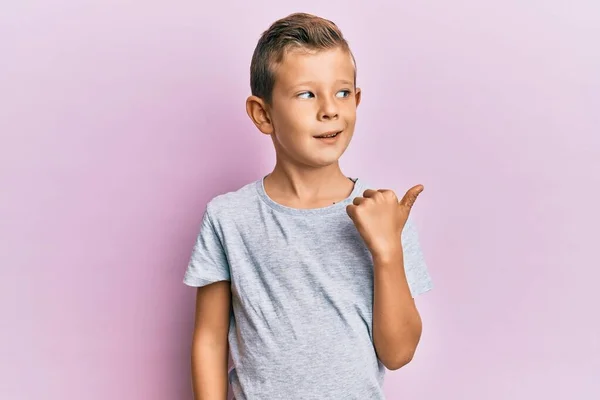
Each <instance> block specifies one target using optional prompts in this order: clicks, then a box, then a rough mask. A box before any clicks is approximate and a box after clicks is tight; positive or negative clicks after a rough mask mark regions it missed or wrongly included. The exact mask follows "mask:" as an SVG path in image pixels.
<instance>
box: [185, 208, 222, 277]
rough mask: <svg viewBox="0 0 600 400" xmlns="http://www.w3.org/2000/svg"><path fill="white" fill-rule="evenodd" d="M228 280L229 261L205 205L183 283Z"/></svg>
mask: <svg viewBox="0 0 600 400" xmlns="http://www.w3.org/2000/svg"><path fill="white" fill-rule="evenodd" d="M230 280H231V278H230V272H229V263H228V262H227V257H226V255H225V251H224V249H223V245H222V242H221V240H220V238H219V236H218V235H217V232H216V230H215V227H214V225H213V222H212V220H211V216H210V213H209V211H208V207H207V210H206V211H205V213H204V216H203V217H202V224H201V226H200V232H199V234H198V236H197V237H196V243H195V244H194V246H193V249H192V255H191V257H190V261H189V264H188V266H187V269H186V271H185V276H184V278H183V283H185V284H186V285H188V286H193V287H201V286H206V285H209V284H211V283H214V282H219V281H230Z"/></svg>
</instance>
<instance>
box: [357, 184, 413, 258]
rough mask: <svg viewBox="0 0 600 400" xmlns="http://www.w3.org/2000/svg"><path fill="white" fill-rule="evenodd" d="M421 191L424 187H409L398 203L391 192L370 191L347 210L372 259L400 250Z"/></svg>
mask: <svg viewBox="0 0 600 400" xmlns="http://www.w3.org/2000/svg"><path fill="white" fill-rule="evenodd" d="M423 189H424V187H423V185H417V186H414V187H412V188H410V189H409V190H408V191H407V192H406V194H405V195H404V197H403V198H402V200H400V202H398V197H397V196H396V194H395V193H394V192H393V191H392V190H371V189H369V190H366V191H365V192H364V193H363V197H356V198H355V199H354V201H353V204H350V205H348V206H347V207H346V211H347V213H348V215H349V216H350V218H351V219H352V221H353V222H354V225H355V226H356V229H357V230H358V232H359V233H360V235H361V236H362V238H363V240H364V241H365V244H366V245H367V247H368V248H369V250H370V251H371V254H372V256H373V258H383V259H385V258H388V257H391V256H392V255H393V254H397V253H398V251H402V243H401V237H402V230H403V229H404V225H405V224H406V220H407V219H408V215H409V213H410V210H411V208H412V206H413V204H414V203H415V201H416V200H417V197H418V196H419V194H421V192H422V191H423Z"/></svg>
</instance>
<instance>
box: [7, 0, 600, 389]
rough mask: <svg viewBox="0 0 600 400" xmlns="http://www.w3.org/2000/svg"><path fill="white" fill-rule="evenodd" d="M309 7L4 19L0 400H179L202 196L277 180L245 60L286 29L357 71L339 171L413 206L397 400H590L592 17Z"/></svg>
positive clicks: (562, 9) (477, 5) (76, 9)
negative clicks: (309, 29) (415, 194)
mask: <svg viewBox="0 0 600 400" xmlns="http://www.w3.org/2000/svg"><path fill="white" fill-rule="evenodd" d="M319 2H320V1H304V2H302V8H301V9H300V8H298V7H297V6H296V7H292V6H287V5H282V4H281V3H286V2H278V1H264V0H263V1H261V0H258V1H254V2H242V1H238V2H235V3H234V2H229V1H217V2H212V3H209V4H210V5H207V6H203V5H201V2H197V1H194V2H193V1H185V2H183V1H180V2H173V1H139V0H128V1H115V0H112V1H107V0H102V1H101V0H95V1H70V2H69V1H59V0H53V1H44V2H42V1H14V2H10V3H9V2H7V3H6V4H5V5H3V6H2V11H1V12H0V18H1V19H0V134H1V146H0V185H1V186H0V189H1V194H0V217H1V218H0V235H1V236H0V238H1V240H0V257H1V258H0V266H1V279H0V296H1V297H0V300H1V301H0V307H1V309H0V311H1V316H2V329H1V330H0V360H1V361H0V398H2V399H7V400H20V399H44V400H64V399H85V400H100V399H102V400H106V399H144V400H170V399H191V389H190V378H189V361H188V360H189V350H190V340H191V330H192V323H193V305H194V304H193V302H194V290H193V289H191V288H188V287H185V286H184V285H183V284H182V282H181V280H182V278H183V272H184V269H185V266H186V263H187V260H188V257H189V254H190V251H191V246H192V244H193V241H194V238H195V235H196V233H197V229H198V227H199V221H200V217H201V214H202V212H203V207H204V205H205V203H206V202H207V200H209V199H210V198H211V197H212V196H214V195H216V194H218V193H221V192H224V191H228V190H233V189H236V188H238V187H240V186H241V185H243V184H244V183H247V182H249V181H250V180H253V179H256V178H257V177H259V176H261V175H262V174H265V173H267V172H268V171H269V168H270V167H271V166H272V163H273V151H272V145H271V143H270V141H269V140H268V138H265V137H262V136H261V135H260V134H259V133H258V131H256V130H255V128H254V127H253V126H252V125H251V124H250V121H249V120H248V118H247V116H246V115H245V110H244V101H245V98H246V96H247V94H248V92H249V62H250V57H251V54H252V51H253V49H254V45H255V43H256V40H257V39H258V36H259V34H260V33H261V32H262V30H264V29H266V28H267V26H268V25H269V24H270V23H271V22H272V21H274V20H275V19H276V18H279V17H282V16H284V15H287V14H289V13H291V12H294V11H308V12H312V13H317V14H321V15H323V16H325V17H328V18H331V19H333V20H334V21H336V22H337V23H338V24H339V26H340V27H341V28H342V29H343V31H344V33H345V35H346V36H347V38H348V39H349V41H350V43H351V46H352V47H353V49H354V51H355V54H356V57H357V60H358V66H359V73H358V76H359V84H360V86H361V87H362V88H363V91H364V92H363V93H364V96H363V103H362V104H361V106H360V109H359V122H358V126H357V132H356V137H355V141H354V143H353V144H352V145H351V148H350V150H349V151H348V153H347V154H346V155H345V157H344V158H343V159H342V162H343V167H344V170H345V172H346V173H347V174H348V175H351V176H360V177H361V178H363V179H366V180H368V181H370V182H372V183H373V184H374V185H378V186H385V187H392V188H394V189H396V190H397V191H399V192H401V191H403V190H405V189H408V187H410V186H411V185H413V184H415V183H423V184H424V185H425V187H426V192H425V193H424V194H423V196H422V197H421V198H420V200H419V202H418V203H417V206H416V209H415V218H416V219H417V222H418V223H419V226H420V232H421V237H422V244H423V247H424V250H425V253H426V256H427V259H428V263H429V266H430V270H431V273H432V275H433V278H434V280H435V289H434V290H433V291H432V292H430V293H428V294H426V295H424V296H422V297H420V298H419V299H418V304H419V307H420V309H421V312H422V314H423V319H424V329H425V330H424V334H423V338H422V342H421V346H420V348H419V351H418V354H417V356H416V358H415V360H414V361H413V362H412V363H411V364H409V365H408V366H407V367H405V368H403V369H401V370H399V371H396V372H392V373H389V375H388V378H387V381H386V391H387V394H388V396H389V398H390V399H429V400H433V399H436V400H437V399H460V400H464V399H469V400H470V399H473V400H475V399H478V400H479V399H489V400H500V399H502V400H504V399H523V400H525V399H569V400H571V399H598V398H600V312H599V311H598V307H599V306H600V299H599V296H598V294H597V293H598V290H597V281H598V280H599V279H600V272H598V268H599V267H600V262H599V257H598V247H599V246H598V239H599V238H600V235H599V233H598V229H599V222H600V221H599V220H600V218H599V214H600V213H599V211H598V205H599V204H600V194H599V187H600V45H599V38H600V5H598V4H599V3H598V2H595V1H587V2H586V1H568V2H567V1H547V0H546V1H541V0H540V1H521V2H517V1H496V2H487V1H475V0H471V1H466V0H462V1H455V2H451V3H450V2H446V1H437V2H435V1H423V2H403V3H401V4H399V3H398V2H397V1H391V0H390V1H378V2H373V1H372V2H368V4H365V3H364V2H360V4H361V5H354V4H351V2H348V1H331V0H330V1H327V2H324V3H326V5H320V6H319V5H317V4H318V3H319ZM288 3H291V2H288ZM356 3H357V4H358V2H356ZM235 7H239V9H237V10H236V9H235Z"/></svg>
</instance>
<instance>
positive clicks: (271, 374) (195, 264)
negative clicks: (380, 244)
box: [184, 178, 432, 400]
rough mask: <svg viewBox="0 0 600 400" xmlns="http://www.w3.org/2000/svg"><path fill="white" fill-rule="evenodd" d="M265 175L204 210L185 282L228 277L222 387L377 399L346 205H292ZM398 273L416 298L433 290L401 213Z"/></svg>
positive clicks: (249, 393)
mask: <svg viewBox="0 0 600 400" xmlns="http://www.w3.org/2000/svg"><path fill="white" fill-rule="evenodd" d="M263 180H264V178H263V179H259V180H257V181H255V182H252V183H250V184H247V185H246V186H244V187H242V188H241V189H239V190H237V191H235V192H229V193H226V194H222V195H219V196H217V197H215V198H214V199H212V200H211V201H210V202H209V203H208V205H207V208H206V212H205V213H204V217H203V220H202V225H201V228H200V232H199V235H198V238H197V241H196V244H195V246H194V249H193V252H192V256H191V260H190V263H189V265H188V267H187V270H186V272H185V277H184V283H185V284H187V285H189V286H193V287H199V286H204V285H207V284H210V283H213V282H217V281H223V280H225V281H230V282H231V291H232V314H231V317H230V325H229V344H230V351H231V357H232V360H233V364H234V367H233V368H232V369H231V371H230V372H229V381H230V383H231V387H232V390H233V393H234V395H235V398H236V399H237V400H266V399H269V400H271V399H278V400H279V399H290V400H296V399H302V400H312V399H315V400H317V399H318V400H324V399H334V400H340V399H344V400H351V399H356V400H368V399H384V394H383V388H382V385H383V377H384V372H385V367H384V366H383V364H381V362H380V361H379V360H378V359H377V356H376V353H375V348H374V345H373V340H372V339H373V335H372V302H373V263H372V258H371V254H370V252H369V251H368V249H367V247H366V245H365V244H364V241H363V240H362V238H361V237H360V235H359V233H358V231H357V230H356V228H355V227H354V224H353V223H352V220H351V219H350V217H348V215H347V214H346V206H347V205H348V204H350V203H351V202H352V199H354V198H355V197H357V196H362V193H363V192H364V191H365V190H366V189H367V188H368V187H367V186H366V185H365V184H363V182H362V181H360V180H358V179H357V180H355V185H354V190H353V191H352V193H351V195H350V196H348V198H346V199H345V200H344V201H342V202H339V203H336V204H333V205H330V206H327V207H323V208H318V209H295V208H290V207H286V206H283V205H281V204H279V203H276V202H275V201H273V200H272V199H271V198H270V197H269V196H268V195H267V194H266V192H265V190H264V185H263ZM402 244H403V248H404V268H405V273H406V276H407V279H408V283H409V286H410V290H411V293H412V295H413V297H414V296H416V295H418V294H420V293H423V292H425V291H428V290H429V289H431V287H432V284H431V279H430V276H429V274H428V272H427V269H426V266H425V262H424V259H423V255H422V252H421V249H420V246H419V241H418V237H417V231H416V229H415V226H414V222H413V220H412V219H411V218H410V217H409V220H408V222H407V224H406V225H405V228H404V231H403V233H402Z"/></svg>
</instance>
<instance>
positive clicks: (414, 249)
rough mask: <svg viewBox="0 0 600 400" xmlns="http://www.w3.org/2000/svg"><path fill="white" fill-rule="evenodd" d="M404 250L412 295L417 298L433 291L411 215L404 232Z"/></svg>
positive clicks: (405, 267) (407, 277) (405, 266)
mask: <svg viewBox="0 0 600 400" xmlns="http://www.w3.org/2000/svg"><path fill="white" fill-rule="evenodd" d="M402 249H403V253H404V271H405V273H406V280H407V281H408V286H409V288H410V293H411V295H412V296H413V297H416V296H418V295H420V294H422V293H425V292H427V291H429V290H431V289H432V288H433V282H432V281H431V276H430V275H429V272H428V270H427V265H426V263H425V258H424V257H423V251H422V249H421V245H420V243H419V235H418V232H417V228H416V226H415V223H414V221H413V219H412V217H411V216H410V215H409V217H408V220H407V221H406V224H405V225H404V230H403V231H402Z"/></svg>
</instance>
